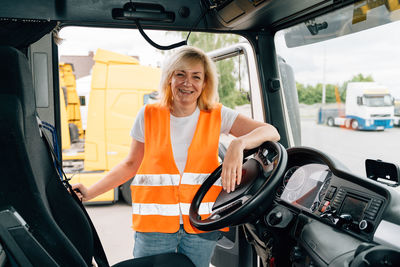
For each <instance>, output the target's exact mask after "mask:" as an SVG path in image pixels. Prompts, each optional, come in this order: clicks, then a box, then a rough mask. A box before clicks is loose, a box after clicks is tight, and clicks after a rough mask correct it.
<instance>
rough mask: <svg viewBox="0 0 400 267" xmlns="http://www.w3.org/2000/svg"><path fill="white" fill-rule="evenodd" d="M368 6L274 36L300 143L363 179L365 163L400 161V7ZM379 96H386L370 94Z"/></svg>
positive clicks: (365, 3) (345, 10)
mask: <svg viewBox="0 0 400 267" xmlns="http://www.w3.org/2000/svg"><path fill="white" fill-rule="evenodd" d="M370 2H372V1H363V2H361V4H360V3H358V4H354V5H350V6H347V7H345V8H343V9H340V10H336V11H334V12H332V13H328V14H325V15H324V16H321V17H315V18H314V19H312V20H308V21H305V22H302V23H300V24H298V25H295V26H293V27H291V28H288V29H284V30H282V31H279V32H277V33H276V35H275V47H276V50H277V54H278V55H279V56H280V57H281V58H283V59H284V60H285V62H286V63H287V64H288V65H289V66H291V68H292V69H293V72H294V79H295V81H296V89H297V93H298V99H299V106H300V124H301V126H300V127H301V145H303V146H309V147H314V148H317V149H320V150H322V151H324V152H326V153H328V154H329V155H331V156H333V157H335V158H336V159H338V160H339V161H341V162H342V163H343V164H344V165H345V166H347V167H348V169H349V170H350V171H351V172H352V173H354V174H356V175H358V176H361V177H364V178H365V177H366V171H365V160H366V159H375V160H376V159H380V160H382V161H386V162H392V163H396V164H398V165H399V164H400V158H399V156H398V154H399V151H400V142H398V140H399V138H400V128H399V125H400V122H399V119H398V117H397V116H394V114H395V109H394V104H393V103H399V101H400V80H399V78H398V73H399V71H400V67H399V64H398V62H400V51H399V49H398V44H399V43H400V35H399V34H398V33H399V31H400V23H399V21H396V20H397V18H399V16H398V14H399V13H398V12H399V10H398V9H397V6H399V4H398V3H397V1H395V2H396V3H397V4H396V8H395V7H394V4H393V3H392V2H394V1H388V2H387V3H386V1H378V2H379V3H383V4H382V5H380V4H376V5H375V7H373V6H370ZM389 2H390V3H389ZM374 3H377V1H374ZM324 22H326V24H325V23H324ZM379 25H380V26H379ZM299 29H303V30H302V31H301V30H299ZM282 77H283V78H284V75H282V71H281V78H282ZM282 84H283V85H284V84H285V83H284V82H282ZM378 91H383V92H384V93H381V94H377V93H376V94H374V93H366V92H378ZM366 106H369V107H374V111H373V112H371V111H370V110H368V109H365V107H366ZM291 123H292V124H293V122H291Z"/></svg>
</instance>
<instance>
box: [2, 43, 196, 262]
mask: <svg viewBox="0 0 400 267" xmlns="http://www.w3.org/2000/svg"><path fill="white" fill-rule="evenodd" d="M0 58H1V59H2V60H1V63H0V81H1V83H0V125H1V129H2V134H1V135H0V147H1V151H0V166H1V170H2V175H1V177H0V245H2V246H3V248H4V250H5V251H6V255H7V258H8V260H9V261H10V262H11V263H15V264H16V265H21V266H92V261H93V258H95V257H96V255H99V254H101V253H99V249H100V250H101V251H102V246H101V243H100V242H98V244H96V241H95V240H96V239H95V238H94V233H93V231H92V228H91V226H90V224H91V221H90V218H89V217H86V215H85V213H84V211H83V210H82V208H81V207H80V205H79V204H78V203H77V202H76V201H75V200H74V199H73V198H72V196H71V195H70V194H69V193H68V191H67V189H66V187H65V186H64V184H63V182H62V181H61V179H60V177H59V176H58V174H57V172H56V169H55V167H54V165H53V159H52V157H51V154H50V152H49V148H48V147H47V144H46V142H45V141H44V139H43V138H42V137H41V132H40V129H39V126H38V123H37V117H36V116H37V113H36V103H35V95H34V87H33V82H32V73H31V71H30V69H29V63H28V60H27V58H26V57H25V55H23V54H22V53H21V52H20V51H18V50H16V49H14V48H12V47H8V46H0ZM17 221H18V222H19V223H17V224H16V223H15V222H17ZM103 255H104V254H103ZM96 259H97V260H96V261H97V264H98V266H109V264H108V262H107V259H106V258H105V257H104V258H103V259H102V258H99V257H97V258H96ZM116 266H136V267H140V266H165V267H166V266H194V265H193V263H192V262H191V261H190V260H189V259H188V258H187V257H186V256H184V255H182V254H176V253H169V254H162V255H156V256H150V257H145V258H140V259H130V260H127V261H124V262H121V263H118V264H117V265H116Z"/></svg>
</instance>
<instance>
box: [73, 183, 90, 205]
mask: <svg viewBox="0 0 400 267" xmlns="http://www.w3.org/2000/svg"><path fill="white" fill-rule="evenodd" d="M71 186H72V190H74V192H75V194H76V195H77V197H78V198H79V199H80V200H81V201H86V200H89V199H88V197H89V190H88V189H87V188H86V186H84V185H83V184H73V185H71Z"/></svg>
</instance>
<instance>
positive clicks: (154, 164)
mask: <svg viewBox="0 0 400 267" xmlns="http://www.w3.org/2000/svg"><path fill="white" fill-rule="evenodd" d="M144 125H145V129H144V132H145V144H144V146H145V148H144V156H143V161H142V163H141V165H140V167H139V170H138V172H137V174H136V176H135V178H134V179H133V181H132V185H131V191H132V215H133V216H132V220H133V229H134V230H135V231H139V232H162V233H174V232H177V231H178V230H179V214H180V212H181V213H182V219H183V224H184V229H185V231H186V232H188V233H201V231H199V230H198V229H195V228H194V227H193V226H192V225H191V224H190V222H189V216H188V215H189V208H190V204H191V202H192V199H193V197H194V195H195V194H196V192H197V190H198V188H199V187H200V185H201V184H202V183H203V182H204V180H205V179H206V178H207V177H208V176H209V174H210V173H211V172H212V171H214V169H215V168H217V167H218V165H219V163H218V142H219V135H220V128H221V105H218V107H217V108H215V109H213V110H211V111H202V110H201V111H200V115H199V120H198V123H197V127H196V131H195V133H194V136H193V139H192V142H191V144H190V146H189V149H188V156H187V161H186V166H185V170H184V173H183V175H182V176H181V175H180V174H179V170H178V168H177V167H176V164H175V161H174V157H173V152H172V145H171V136H170V112H169V109H168V108H166V107H162V106H160V105H159V104H148V105H146V108H145V112H144ZM221 189H222V186H221V180H220V179H219V180H218V181H217V182H216V183H215V184H214V186H212V187H211V189H210V190H209V192H208V193H207V194H206V196H205V197H204V199H203V201H202V204H201V205H200V209H199V214H200V215H201V216H202V217H207V216H208V215H209V214H210V213H211V209H212V206H213V205H214V201H215V199H216V198H217V196H218V194H219V192H220V191H221Z"/></svg>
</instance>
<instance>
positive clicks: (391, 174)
mask: <svg viewBox="0 0 400 267" xmlns="http://www.w3.org/2000/svg"><path fill="white" fill-rule="evenodd" d="M365 170H366V172H367V177H368V178H370V179H372V180H375V181H379V182H384V183H389V184H393V185H398V184H399V176H400V170H399V167H398V166H397V165H396V164H394V163H389V162H383V161H381V160H373V159H367V160H365ZM378 179H379V180H378Z"/></svg>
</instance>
